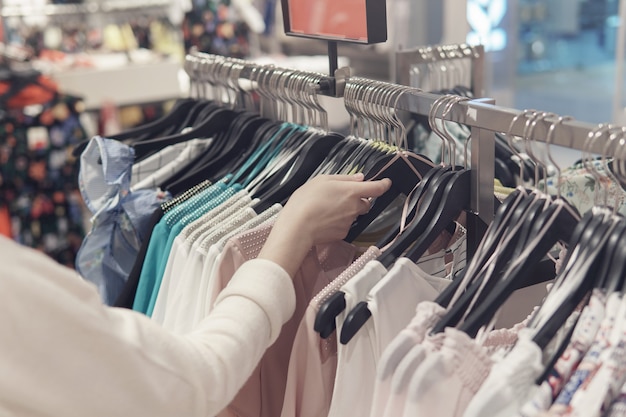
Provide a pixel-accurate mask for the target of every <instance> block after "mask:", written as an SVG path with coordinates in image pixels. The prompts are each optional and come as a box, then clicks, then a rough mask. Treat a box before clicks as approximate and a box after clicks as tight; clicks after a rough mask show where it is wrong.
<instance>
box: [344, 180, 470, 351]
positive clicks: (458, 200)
mask: <svg viewBox="0 0 626 417" xmlns="http://www.w3.org/2000/svg"><path fill="white" fill-rule="evenodd" d="M445 175H451V177H450V179H449V180H448V181H446V185H445V189H444V192H443V196H442V197H441V200H440V201H439V205H438V207H437V210H436V212H435V213H434V214H433V216H432V217H429V219H430V220H429V221H430V223H428V225H427V226H426V228H425V230H424V232H423V233H421V234H420V237H419V239H418V241H417V242H416V243H415V246H414V248H413V249H411V252H410V253H409V254H408V255H407V256H408V257H409V258H410V259H411V260H412V261H413V262H415V261H416V260H417V259H419V258H420V257H421V256H422V255H423V254H424V253H425V252H426V251H427V250H428V248H429V247H430V246H431V245H432V243H433V241H434V240H435V239H436V238H437V237H438V236H439V235H440V234H441V232H443V230H444V229H445V228H446V227H447V226H448V225H449V224H452V223H453V222H454V220H455V219H456V218H457V217H459V215H460V214H461V211H463V210H465V209H468V208H469V204H470V197H471V195H470V194H471V193H470V190H471V187H470V176H471V172H470V171H469V170H461V171H458V172H452V171H450V172H448V173H446V174H445ZM435 187H436V185H435ZM423 204H428V203H427V202H424V203H423ZM418 215H419V213H418ZM424 218H425V217H420V218H419V220H418V223H419V221H420V220H421V219H424ZM410 229H411V227H409V228H408V229H407V231H405V233H407V232H408V233H411V232H412V231H413V230H410ZM405 236H406V235H405V234H404V233H403V235H402V236H401V237H400V239H403V238H405ZM406 239H409V238H406ZM392 248H393V245H392ZM390 250H392V249H391V248H390ZM385 259H387V258H386V257H385ZM383 265H384V263H383ZM386 266H387V268H389V266H390V265H386ZM371 315H372V313H371V312H370V310H369V308H368V305H367V302H365V301H361V302H359V303H358V304H357V305H356V306H355V308H354V309H352V310H351V311H350V313H348V315H347V316H346V319H345V321H344V323H343V325H342V327H341V337H340V342H341V343H343V344H346V343H348V342H349V341H350V340H351V339H352V338H353V337H354V335H355V334H356V333H357V332H358V331H359V330H360V329H361V327H362V326H363V325H364V324H365V323H366V322H367V320H368V319H369V318H370V317H371Z"/></svg>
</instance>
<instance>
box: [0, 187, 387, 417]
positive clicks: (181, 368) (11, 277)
mask: <svg viewBox="0 0 626 417" xmlns="http://www.w3.org/2000/svg"><path fill="white" fill-rule="evenodd" d="M388 187H389V181H388V180H387V181H376V182H369V183H365V182H362V176H350V177H348V176H336V177H333V176H331V177H320V178H316V179H314V180H312V181H310V182H308V183H307V184H305V185H304V186H303V187H302V188H301V189H300V190H298V191H297V192H296V193H295V194H294V195H293V197H292V198H291V200H290V201H289V203H288V204H287V205H286V206H285V208H284V209H283V211H282V212H281V215H280V216H279V220H277V223H276V225H275V227H274V229H273V231H272V233H271V234H270V237H269V238H268V240H267V243H266V245H265V247H264V248H263V250H262V253H261V255H260V259H256V260H253V261H249V262H247V263H246V264H244V265H242V267H241V268H240V269H239V270H238V271H237V273H236V274H235V275H234V276H233V278H232V280H231V282H230V284H229V285H228V286H227V287H226V288H225V289H224V291H223V292H222V293H221V294H220V296H219V298H218V300H217V302H216V305H215V308H214V310H213V311H212V312H211V314H210V315H209V316H207V317H206V318H205V319H204V320H203V321H202V322H201V323H200V325H199V326H198V328H197V329H195V331H194V332H192V333H191V334H188V335H185V336H175V335H172V334H171V333H169V332H167V331H165V330H163V329H162V328H161V327H159V326H158V325H157V324H156V323H154V322H152V321H150V319H148V318H147V317H145V316H143V315H142V314H139V313H136V312H133V311H130V310H123V309H117V308H110V307H106V306H103V305H102V304H101V302H100V298H99V296H98V294H97V292H96V290H95V288H94V287H93V286H92V285H91V284H89V283H87V282H85V281H83V280H82V279H80V278H79V277H78V276H77V275H76V273H75V272H74V271H72V270H69V269H67V268H64V267H62V266H60V265H58V264H56V263H55V262H54V261H52V260H50V259H49V258H47V257H46V256H44V255H42V254H41V253H39V252H36V251H33V250H30V249H26V248H23V247H20V246H19V245H17V244H15V243H14V242H11V241H10V240H7V239H4V238H0V262H1V263H2V268H0V328H1V329H2V331H1V332H0V369H2V372H0V415H4V414H7V415H43V416H58V417H73V416H76V417H84V416H90V417H98V416H103V417H104V416H107V417H109V416H117V415H120V416H122V415H123V416H151V417H160V416H164V417H165V416H173V415H175V416H186V417H194V416H202V417H206V416H208V415H215V414H217V413H218V412H219V411H220V410H222V409H223V408H224V407H225V406H226V405H227V404H228V403H229V402H230V401H231V399H232V398H233V397H234V395H235V394H236V393H237V391H238V389H239V387H240V386H241V385H242V384H243V383H244V382H245V380H246V379H247V377H248V375H249V374H250V373H251V372H252V370H253V369H254V368H255V366H256V364H257V363H258V361H259V360H260V358H261V357H262V355H263V353H264V352H265V350H266V348H267V347H268V346H269V345H271V343H273V341H274V340H275V339H276V337H277V336H278V333H279V332H280V329H281V327H282V324H283V323H284V322H286V321H287V320H288V319H289V317H290V316H291V314H292V313H293V309H294V302H295V301H294V300H295V297H294V289H293V285H292V283H291V276H292V275H293V274H294V273H295V271H296V270H297V269H298V267H299V263H300V262H302V260H303V259H304V256H305V255H306V253H307V252H308V250H309V249H310V247H311V245H313V244H316V243H322V242H325V241H330V240H333V239H340V238H342V237H343V236H345V234H346V233H347V231H348V228H349V227H350V224H351V223H352V221H353V220H354V218H355V217H356V215H357V214H359V213H363V212H365V211H367V210H368V209H369V202H367V201H366V200H363V199H367V198H369V197H376V196H378V195H381V194H382V193H383V192H384V191H385V190H386V189H387V188H388ZM278 300H280V301H278Z"/></svg>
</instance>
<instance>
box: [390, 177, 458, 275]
mask: <svg viewBox="0 0 626 417" xmlns="http://www.w3.org/2000/svg"><path fill="white" fill-rule="evenodd" d="M454 176H455V172H453V171H449V172H444V173H443V174H441V175H440V176H438V177H437V178H436V179H435V181H434V182H433V184H432V185H431V186H430V187H428V189H427V190H426V193H425V194H424V197H423V199H422V202H421V203H420V205H419V207H418V209H417V213H416V214H415V216H416V217H415V218H416V219H417V220H415V221H413V223H412V224H411V225H410V226H409V227H407V228H406V230H405V231H404V232H403V233H402V235H401V236H400V237H399V238H398V239H396V241H395V242H394V243H393V244H391V246H390V247H389V248H387V250H386V251H385V253H383V254H382V255H381V256H380V257H379V258H378V261H379V262H380V263H382V264H383V265H384V266H385V267H386V268H389V267H391V265H393V263H394V262H395V260H396V259H397V258H398V257H400V256H401V255H402V254H403V253H404V251H406V250H407V249H408V248H409V246H411V245H412V244H413V242H415V240H416V239H417V237H418V236H419V235H420V234H421V233H422V232H423V231H424V230H425V229H426V227H427V226H428V222H429V219H430V218H431V217H432V216H433V215H434V214H435V213H436V211H437V208H438V207H439V202H440V201H441V197H442V196H443V195H444V192H445V187H446V185H447V184H448V182H449V181H450V180H452V178H453V177H454Z"/></svg>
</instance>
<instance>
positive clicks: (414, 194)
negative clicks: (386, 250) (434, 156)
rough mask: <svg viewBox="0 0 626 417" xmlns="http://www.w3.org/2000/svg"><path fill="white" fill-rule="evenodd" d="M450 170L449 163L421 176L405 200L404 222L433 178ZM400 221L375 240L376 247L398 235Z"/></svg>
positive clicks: (410, 217)
mask: <svg viewBox="0 0 626 417" xmlns="http://www.w3.org/2000/svg"><path fill="white" fill-rule="evenodd" d="M451 170H452V166H451V165H445V166H442V167H436V168H433V169H431V170H430V171H428V172H427V173H426V175H424V176H423V177H422V180H421V181H420V182H419V183H418V184H417V186H416V188H415V189H414V190H413V191H411V193H410V199H409V201H408V202H407V204H408V205H407V210H406V213H407V216H406V218H405V219H404V221H405V224H409V223H410V222H411V221H412V220H413V218H414V217H415V213H416V212H417V206H418V204H419V202H420V200H421V198H422V196H423V195H424V193H425V192H426V190H427V189H428V187H429V186H431V185H432V184H433V183H434V181H435V179H436V178H437V177H438V176H439V175H441V174H443V173H444V172H449V171H451ZM401 221H402V219H401V220H400V221H399V222H398V225H397V226H396V227H394V228H393V229H392V230H390V231H389V232H388V233H387V234H386V235H385V236H383V237H382V238H381V239H380V240H379V241H378V242H376V247H378V248H382V247H384V246H386V245H388V244H389V243H390V242H391V241H392V240H394V239H395V238H396V237H397V236H398V234H399V233H400V228H401V224H400V223H401Z"/></svg>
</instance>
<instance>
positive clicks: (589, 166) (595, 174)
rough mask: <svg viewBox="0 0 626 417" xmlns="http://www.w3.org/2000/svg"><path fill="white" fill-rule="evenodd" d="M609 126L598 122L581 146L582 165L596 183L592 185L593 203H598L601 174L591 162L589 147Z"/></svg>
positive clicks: (590, 147)
mask: <svg viewBox="0 0 626 417" xmlns="http://www.w3.org/2000/svg"><path fill="white" fill-rule="evenodd" d="M611 127H612V126H611V125H610V124H608V123H600V124H599V125H598V126H596V128H595V129H593V130H592V131H590V132H589V133H588V134H587V138H586V139H585V144H584V146H583V148H584V149H583V165H584V166H585V168H587V171H588V172H589V173H590V174H591V176H592V177H593V178H594V180H595V184H596V186H595V187H594V204H595V205H599V204H598V200H599V195H600V187H602V175H601V174H600V172H599V170H598V169H597V167H596V166H595V164H594V163H593V156H592V152H591V149H592V147H593V144H594V142H595V141H596V140H597V139H598V138H600V137H602V136H603V135H604V134H606V133H607V132H608V131H609V130H610V129H611Z"/></svg>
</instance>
